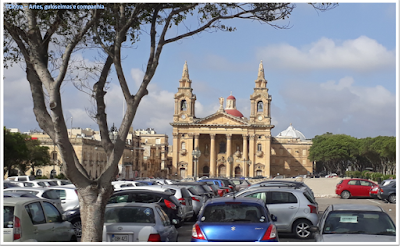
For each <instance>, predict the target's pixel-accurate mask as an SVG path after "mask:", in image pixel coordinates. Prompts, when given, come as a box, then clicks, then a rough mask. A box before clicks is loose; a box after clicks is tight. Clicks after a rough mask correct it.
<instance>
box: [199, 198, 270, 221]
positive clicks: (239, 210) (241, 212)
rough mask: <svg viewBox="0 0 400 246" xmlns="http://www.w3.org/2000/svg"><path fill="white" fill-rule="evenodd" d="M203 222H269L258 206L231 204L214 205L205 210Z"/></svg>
mask: <svg viewBox="0 0 400 246" xmlns="http://www.w3.org/2000/svg"><path fill="white" fill-rule="evenodd" d="M201 221H202V222H228V223H232V222H238V223H246V222H247V223H260V222H267V221H268V219H267V216H266V215H265V214H264V212H263V209H262V207H261V206H260V205H258V204H251V203H241V202H231V203H228V202H227V203H225V204H212V205H208V206H207V207H206V208H205V209H204V213H203V216H202V217H201Z"/></svg>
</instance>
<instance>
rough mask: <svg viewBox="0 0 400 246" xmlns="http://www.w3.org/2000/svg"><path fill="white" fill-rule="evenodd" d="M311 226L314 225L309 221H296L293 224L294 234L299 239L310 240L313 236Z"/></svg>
mask: <svg viewBox="0 0 400 246" xmlns="http://www.w3.org/2000/svg"><path fill="white" fill-rule="evenodd" d="M311 226H312V224H311V222H310V221H308V220H304V219H302V220H296V221H295V222H294V223H293V227H292V232H293V233H294V234H295V236H296V237H297V238H299V239H309V238H310V237H311V236H312V232H311V231H310V228H311Z"/></svg>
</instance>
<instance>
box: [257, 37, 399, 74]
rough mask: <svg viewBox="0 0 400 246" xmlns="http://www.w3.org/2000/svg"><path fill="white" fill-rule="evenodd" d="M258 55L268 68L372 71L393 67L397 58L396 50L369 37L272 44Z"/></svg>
mask: <svg viewBox="0 0 400 246" xmlns="http://www.w3.org/2000/svg"><path fill="white" fill-rule="evenodd" d="M258 57H259V58H260V59H263V60H264V64H266V66H268V67H271V68H280V69H285V70H288V69H289V70H290V69H296V70H317V69H319V70H321V69H349V70H355V71H358V72H372V71H377V70H384V69H388V68H393V67H394V65H395V61H396V56H395V51H390V50H387V49H386V48H385V47H384V46H383V45H381V44H379V43H378V42H377V41H376V40H374V39H371V38H368V37H366V36H360V37H359V38H357V39H353V40H345V41H343V42H338V41H334V40H332V39H328V38H321V39H320V40H318V41H317V42H315V43H312V44H310V45H307V46H304V47H301V48H297V47H294V46H291V45H289V44H279V45H269V46H267V47H264V48H261V49H260V50H259V52H258Z"/></svg>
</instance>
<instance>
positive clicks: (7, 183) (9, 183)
mask: <svg viewBox="0 0 400 246" xmlns="http://www.w3.org/2000/svg"><path fill="white" fill-rule="evenodd" d="M16 183H17V182H12V181H4V182H3V188H4V189H7V188H11V187H19V185H18V184H16Z"/></svg>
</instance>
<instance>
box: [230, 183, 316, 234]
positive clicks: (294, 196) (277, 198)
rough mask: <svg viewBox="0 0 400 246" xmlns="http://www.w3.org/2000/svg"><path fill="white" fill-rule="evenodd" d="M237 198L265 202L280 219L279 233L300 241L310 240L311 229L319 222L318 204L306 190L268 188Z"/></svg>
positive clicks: (251, 191)
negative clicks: (289, 234) (289, 235)
mask: <svg viewBox="0 0 400 246" xmlns="http://www.w3.org/2000/svg"><path fill="white" fill-rule="evenodd" d="M236 197H250V198H257V199H261V200H263V201H264V203H265V204H266V206H267V207H268V210H269V211H270V213H271V214H274V215H275V216H276V217H278V220H277V221H276V222H275V225H276V228H277V230H278V232H290V233H294V234H295V236H296V237H297V238H300V239H308V238H310V237H311V231H310V227H311V226H312V225H316V224H317V222H318V214H317V213H318V204H317V203H316V202H315V201H314V200H313V199H312V197H311V196H310V195H309V194H308V193H307V192H306V191H304V190H299V189H295V188H294V187H280V186H266V187H259V188H256V189H248V190H247V191H246V192H242V193H241V194H239V193H238V194H237V195H236Z"/></svg>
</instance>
